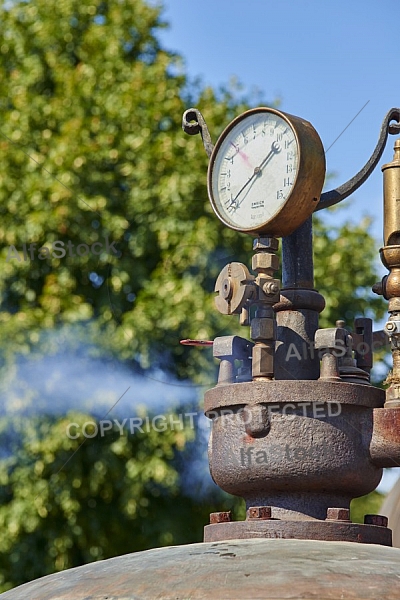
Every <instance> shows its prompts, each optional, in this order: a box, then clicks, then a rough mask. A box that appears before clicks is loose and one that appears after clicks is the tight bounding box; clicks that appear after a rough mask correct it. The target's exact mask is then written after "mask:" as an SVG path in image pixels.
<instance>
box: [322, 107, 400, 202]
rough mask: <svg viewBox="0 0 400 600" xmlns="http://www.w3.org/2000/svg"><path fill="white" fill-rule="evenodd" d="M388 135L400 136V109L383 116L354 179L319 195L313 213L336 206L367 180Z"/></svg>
mask: <svg viewBox="0 0 400 600" xmlns="http://www.w3.org/2000/svg"><path fill="white" fill-rule="evenodd" d="M391 121H397V123H391ZM389 133H390V134H392V135H398V134H400V108H391V109H390V110H389V112H388V113H387V115H386V116H385V118H384V120H383V123H382V127H381V133H380V135H379V140H378V143H377V145H376V148H375V150H374V152H373V154H372V156H371V158H370V159H369V161H368V162H367V163H366V165H365V166H364V167H363V168H362V169H361V171H359V172H358V173H357V175H354V177H352V178H351V179H349V181H346V183H344V184H343V185H341V186H340V187H338V188H336V189H334V190H330V191H329V192H324V193H323V194H321V200H320V201H319V203H318V205H317V207H316V209H315V211H314V212H316V211H317V210H322V209H323V208H328V206H333V205H334V204H338V202H341V201H342V200H344V199H345V198H347V197H348V196H350V194H352V193H353V192H355V191H356V190H357V189H358V188H359V187H360V186H361V185H362V184H363V183H364V181H366V180H367V179H368V177H369V176H370V175H371V173H372V171H373V170H374V169H375V167H376V165H377V164H378V162H379V160H380V158H381V156H382V153H383V151H384V149H385V146H386V142H387V138H388V135H389Z"/></svg>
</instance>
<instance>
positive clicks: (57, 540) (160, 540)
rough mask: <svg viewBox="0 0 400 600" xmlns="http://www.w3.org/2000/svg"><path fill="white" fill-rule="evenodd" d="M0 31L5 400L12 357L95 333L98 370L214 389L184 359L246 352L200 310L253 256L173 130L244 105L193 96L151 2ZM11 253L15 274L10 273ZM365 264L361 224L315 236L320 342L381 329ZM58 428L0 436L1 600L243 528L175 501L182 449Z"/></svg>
mask: <svg viewBox="0 0 400 600" xmlns="http://www.w3.org/2000/svg"><path fill="white" fill-rule="evenodd" d="M0 14H1V20H2V28H1V30H0V85H1V90H2V95H1V98H0V118H1V129H0V161H1V171H0V247H1V252H0V257H1V260H2V269H1V275H0V291H1V312H0V356H1V360H2V366H3V372H4V373H7V377H8V381H10V382H11V380H12V377H15V374H16V371H15V368H14V360H15V356H16V355H18V354H22V355H26V356H29V355H30V353H31V352H32V351H33V350H35V351H37V348H38V346H39V350H40V352H42V353H43V355H44V356H46V353H49V352H53V348H52V347H51V343H50V342H49V343H48V344H46V342H43V337H42V336H41V332H43V330H49V329H53V328H57V327H59V326H65V325H68V324H74V323H77V322H79V323H89V325H88V328H87V333H88V335H89V336H90V338H91V340H92V342H94V343H95V344H97V347H98V348H99V352H100V353H105V354H108V355H111V356H113V357H116V358H118V359H119V360H121V361H124V362H125V363H126V364H127V365H129V366H130V367H131V368H132V369H135V368H139V369H146V368H148V367H150V366H152V365H161V366H162V367H163V368H164V369H168V370H169V371H170V372H171V373H172V374H174V376H176V377H178V378H182V379H190V380H192V381H194V382H198V383H204V382H205V381H206V382H209V381H210V376H212V374H213V371H214V368H215V367H214V365H212V363H211V361H210V356H209V354H207V353H206V352H200V351H194V350H192V349H188V348H184V347H182V346H180V345H179V340H180V339H182V338H187V337H191V338H203V339H213V338H214V337H215V336H216V335H224V334H228V333H234V332H236V333H240V334H241V335H246V334H247V332H245V331H243V329H240V328H239V325H238V322H237V320H236V319H230V318H227V317H223V316H222V315H220V314H219V313H217V312H216V311H215V310H214V307H213V294H212V292H213V286H214V282H215V279H216V277H217V275H218V273H219V271H220V269H221V268H222V267H223V266H224V265H225V264H226V263H227V262H229V261H231V260H238V261H243V262H245V263H248V262H249V258H250V251H251V240H250V239H249V238H248V237H247V236H244V235H241V234H238V233H236V232H234V231H231V230H228V229H227V228H225V227H224V226H222V224H221V223H220V222H219V221H218V220H217V219H216V218H215V216H214V214H213V212H212V209H211V207H210V204H209V202H208V199H207V192H206V185H205V180H206V171H207V157H206V155H205V152H204V149H203V147H202V144H201V141H200V138H199V137H188V136H186V135H184V134H183V132H182V129H181V118H182V114H183V112H184V110H185V109H187V108H189V107H190V106H192V105H196V106H198V108H199V109H200V110H201V111H202V112H203V114H204V115H205V117H206V119H207V123H208V126H209V129H210V132H211V135H212V137H213V139H214V140H215V139H216V138H217V136H218V135H219V134H220V133H221V131H222V130H223V128H224V127H225V126H226V125H227V124H228V123H229V122H230V121H231V120H232V118H234V117H235V116H236V115H237V114H240V113H241V112H243V111H244V110H245V109H246V108H247V106H248V105H249V104H250V103H251V98H247V99H242V98H241V97H240V95H239V92H238V91H237V90H235V89H234V88H221V89H219V90H213V89H210V88H208V87H205V86H202V85H201V84H199V83H195V82H192V81H190V80H189V78H188V77H187V75H186V73H185V69H184V64H183V62H182V59H181V57H180V56H178V55H174V54H173V53H171V52H168V51H167V50H165V49H164V48H162V47H160V44H159V42H158V40H157V32H158V31H159V29H160V27H162V26H163V23H162V18H161V16H160V15H161V9H160V8H159V7H157V6H155V5H154V4H147V3H146V2H145V1H144V0H119V1H118V2H113V1H108V0H57V1H56V0H35V2H18V1H16V2H11V3H10V2H5V1H4V0H2V2H1V6H0ZM106 239H108V240H109V242H110V243H111V242H114V241H116V242H117V248H118V255H116V254H114V253H112V252H107V251H105V250H104V251H102V252H101V254H100V255H99V256H94V255H92V254H88V255H85V256H79V255H75V256H66V257H64V258H44V259H40V258H37V257H36V258H35V259H34V260H32V261H31V260H27V261H24V260H23V254H22V247H23V244H26V245H28V246H29V244H30V243H36V244H37V248H40V247H42V246H44V245H47V246H49V245H50V244H51V243H53V242H54V241H56V240H59V241H62V242H64V243H65V244H67V243H68V242H71V243H72V244H73V245H74V247H75V249H76V247H77V246H78V245H79V244H88V245H91V244H92V243H94V242H97V241H98V242H101V243H103V244H105V243H106ZM10 246H14V247H15V248H16V249H17V250H18V251H19V253H20V257H21V260H20V261H18V260H17V259H16V258H14V259H12V260H10V256H9V248H10ZM375 255H376V249H375V247H374V242H373V240H372V239H371V236H370V234H369V232H368V223H367V222H366V221H364V222H362V223H361V224H360V225H354V224H350V223H349V224H346V225H345V226H341V227H336V228H329V229H328V228H327V227H326V226H325V225H324V223H323V221H322V220H321V219H319V218H318V219H315V269H316V287H317V288H318V289H319V291H320V292H321V293H323V294H324V296H325V298H326V300H327V308H326V310H325V312H324V313H323V315H322V317H321V325H322V326H326V325H330V326H333V325H334V323H335V321H336V319H339V318H344V319H345V320H346V322H347V323H348V325H349V326H351V322H352V319H353V318H354V316H356V315H361V314H363V313H364V314H367V316H374V317H381V316H382V314H383V311H384V308H383V304H382V302H381V300H380V299H374V300H371V296H370V287H371V285H372V284H373V283H375V281H376V275H375V274H374V260H375ZM99 376H100V375H99ZM89 418H90V416H89V415H87V416H85V415H75V416H74V419H80V420H82V419H89ZM66 419H67V417H65V418H63V419H61V420H54V419H52V418H45V417H44V416H41V417H40V418H39V417H38V418H33V419H31V420H30V421H29V420H27V419H25V420H24V421H22V422H21V423H19V424H18V423H17V422H15V421H13V420H11V419H10V418H8V419H5V420H3V422H2V424H1V435H0V448H2V447H5V448H8V450H7V451H5V452H4V454H3V455H2V458H1V460H0V500H1V501H0V504H1V506H0V523H1V529H2V541H1V543H0V581H1V584H0V589H1V590H5V589H8V588H9V587H12V586H14V585H17V584H19V583H22V582H23V581H26V580H29V579H31V578H34V577H38V576H40V575H44V574H47V573H49V572H52V571H55V570H60V569H64V568H67V567H71V566H76V565H79V564H82V563H83V562H87V561H90V560H97V559H100V558H106V557H109V556H114V555H116V554H121V553H123V552H129V551H133V550H141V549H144V548H149V547H151V546H157V545H163V544H172V543H186V542H190V541H199V540H200V539H201V537H202V533H201V530H202V525H203V524H204V523H206V522H207V514H208V513H209V512H210V510H212V509H217V508H218V509H219V510H222V509H223V508H226V507H230V506H231V507H234V508H235V510H237V511H238V513H237V514H241V513H240V511H242V512H243V508H242V507H241V505H240V503H239V502H238V501H236V500H234V499H228V498H226V497H225V496H223V495H218V496H215V497H212V496H207V498H202V500H201V501H196V502H195V501H194V500H193V499H191V498H189V497H187V496H186V495H185V494H184V489H183V488H184V482H182V480H181V472H180V469H179V468H178V466H179V459H178V457H179V456H180V454H182V451H183V449H184V448H187V447H188V444H189V443H191V444H192V445H193V444H195V442H194V440H191V435H192V432H190V431H185V432H179V435H178V433H177V432H173V431H170V432H166V433H163V435H161V436H160V435H159V434H156V433H155V432H153V433H154V435H153V434H146V435H145V436H143V437H142V436H140V437H139V436H138V437H128V436H126V437H122V438H121V437H118V439H117V438H116V437H115V436H114V437H113V436H107V437H106V438H101V439H100V440H98V439H93V440H89V441H88V442H86V443H85V444H84V445H83V446H82V447H81V448H79V443H78V441H73V440H69V439H68V438H67V437H66V435H65V434H64V430H65V427H66ZM16 440H19V441H18V443H17V442H16ZM192 447H193V446H192ZM217 502H218V504H217ZM216 504H217V505H216ZM1 586H2V587H1Z"/></svg>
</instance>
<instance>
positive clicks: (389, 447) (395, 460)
mask: <svg viewBox="0 0 400 600" xmlns="http://www.w3.org/2000/svg"><path fill="white" fill-rule="evenodd" d="M370 452H371V460H372V462H373V463H374V464H375V465H377V466H380V467H399V466H400V407H399V408H380V409H375V410H374V415H373V435H372V439H371V444H370Z"/></svg>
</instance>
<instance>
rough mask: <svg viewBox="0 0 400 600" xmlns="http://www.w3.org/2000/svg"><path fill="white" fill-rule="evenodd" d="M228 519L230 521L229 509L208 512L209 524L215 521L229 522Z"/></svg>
mask: <svg viewBox="0 0 400 600" xmlns="http://www.w3.org/2000/svg"><path fill="white" fill-rule="evenodd" d="M230 521H232V514H231V511H230V510H228V511H224V512H216V513H211V514H210V523H211V525H214V524H215V523H229V522H230Z"/></svg>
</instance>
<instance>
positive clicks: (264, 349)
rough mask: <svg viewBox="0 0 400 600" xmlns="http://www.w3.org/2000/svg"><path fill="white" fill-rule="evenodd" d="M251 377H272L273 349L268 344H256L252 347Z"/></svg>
mask: <svg viewBox="0 0 400 600" xmlns="http://www.w3.org/2000/svg"><path fill="white" fill-rule="evenodd" d="M252 356H253V364H252V375H253V377H272V376H273V374H274V350H273V348H271V347H270V346H265V345H262V344H256V345H255V346H254V348H253V353H252Z"/></svg>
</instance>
